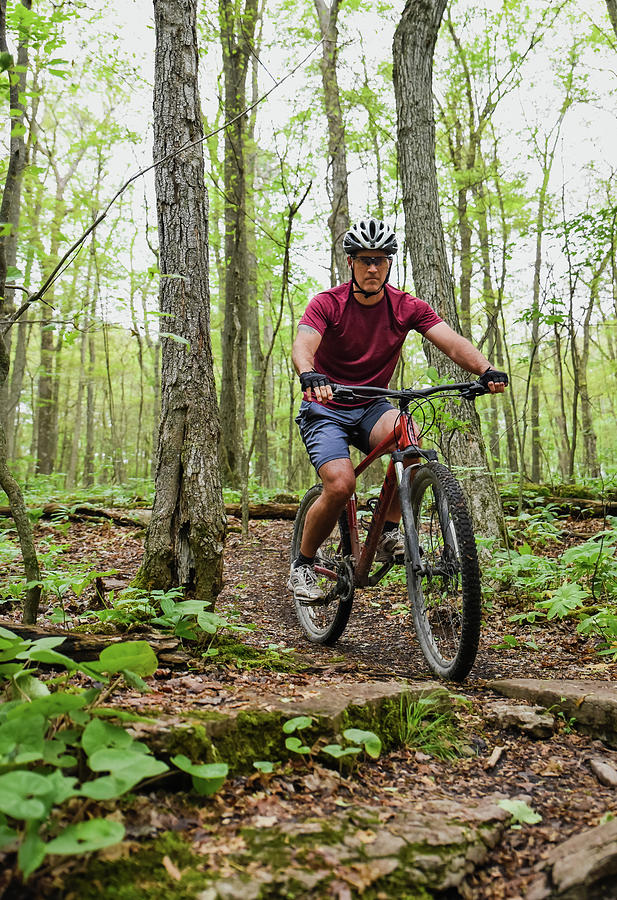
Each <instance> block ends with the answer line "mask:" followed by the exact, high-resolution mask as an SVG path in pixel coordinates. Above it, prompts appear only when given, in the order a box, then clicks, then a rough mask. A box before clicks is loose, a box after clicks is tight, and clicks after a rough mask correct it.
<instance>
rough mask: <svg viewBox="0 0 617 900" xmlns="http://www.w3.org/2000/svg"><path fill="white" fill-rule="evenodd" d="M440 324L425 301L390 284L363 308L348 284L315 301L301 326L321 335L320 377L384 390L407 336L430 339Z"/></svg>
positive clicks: (324, 294)
mask: <svg viewBox="0 0 617 900" xmlns="http://www.w3.org/2000/svg"><path fill="white" fill-rule="evenodd" d="M442 321H443V319H440V318H439V316H438V315H437V313H436V312H435V310H434V309H433V308H432V307H430V306H429V305H428V303H425V301H424V300H418V298H417V297H412V296H411V294H406V293H405V292H404V291H399V290H397V289H396V288H394V287H391V286H390V285H386V287H385V294H384V296H383V297H382V299H381V300H380V301H379V303H376V304H375V305H374V306H364V305H363V304H362V303H358V301H357V300H356V298H355V297H354V295H353V291H352V283H351V282H350V281H349V282H347V283H346V284H341V285H339V286H338V287H335V288H331V289H330V290H328V291H323V293H321V294H317V296H316V297H313V299H312V300H311V301H310V303H309V305H308V306H307V308H306V310H305V312H304V315H303V316H302V318H301V319H300V325H308V326H310V327H311V328H314V329H315V331H318V332H319V334H320V335H321V336H322V338H321V343H320V345H319V347H318V348H317V352H316V353H315V370H316V371H317V372H321V373H322V374H323V375H327V376H328V378H329V379H330V380H331V381H334V382H337V383H338V384H370V385H372V386H374V387H384V388H386V387H388V384H389V382H390V379H391V378H392V375H393V373H394V369H395V368H396V364H397V362H398V358H399V356H400V354H401V349H402V347H403V343H404V342H405V338H406V337H407V334H408V333H409V332H410V331H412V330H415V331H419V332H420V334H426V332H427V331H428V330H429V328H432V327H433V326H434V325H438V324H439V322H442ZM305 399H306V397H305Z"/></svg>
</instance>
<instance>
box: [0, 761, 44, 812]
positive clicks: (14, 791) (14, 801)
mask: <svg viewBox="0 0 617 900" xmlns="http://www.w3.org/2000/svg"><path fill="white" fill-rule="evenodd" d="M49 789H50V788H49V784H48V782H47V778H46V777H45V776H44V775H39V774H38V773H37V772H24V771H21V770H18V771H15V772H7V773H6V774H4V775H0V812H3V813H6V815H7V816H11V818H13V819H42V818H44V816H46V815H47V804H46V803H44V802H43V801H42V800H41V799H40V798H41V797H45V796H46V795H47V794H48V793H49Z"/></svg>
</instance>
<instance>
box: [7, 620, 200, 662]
mask: <svg viewBox="0 0 617 900" xmlns="http://www.w3.org/2000/svg"><path fill="white" fill-rule="evenodd" d="M0 627H2V628H6V629H7V630H8V631H12V632H13V634H16V635H18V636H19V637H21V638H24V639H25V640H30V641H37V640H39V639H40V638H46V637H61V638H63V643H62V644H61V645H59V647H58V650H59V652H60V653H64V654H66V656H70V657H71V659H74V660H75V661H76V662H88V661H90V660H93V659H98V657H99V654H100V652H101V650H104V649H105V647H109V646H110V645H111V644H119V643H121V642H122V641H147V642H148V643H149V644H150V646H151V647H152V649H153V650H154V652H155V653H156V656H157V659H158V661H159V663H161V664H162V665H165V666H173V665H186V664H187V663H188V662H189V661H190V656H189V655H188V654H186V653H184V652H182V651H181V650H179V649H178V647H179V646H180V641H179V640H178V638H175V637H170V636H169V635H161V634H157V633H156V632H152V631H148V632H133V633H131V634H118V635H115V634H84V633H83V632H76V631H63V630H62V629H61V628H47V627H45V628H43V627H42V626H40V625H23V624H22V623H21V622H13V621H12V620H10V619H0Z"/></svg>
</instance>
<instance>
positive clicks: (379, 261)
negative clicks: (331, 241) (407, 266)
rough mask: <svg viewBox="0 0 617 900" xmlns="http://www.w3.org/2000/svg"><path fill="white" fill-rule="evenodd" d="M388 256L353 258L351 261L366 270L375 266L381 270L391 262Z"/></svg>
mask: <svg viewBox="0 0 617 900" xmlns="http://www.w3.org/2000/svg"><path fill="white" fill-rule="evenodd" d="M391 259H392V258H391V257H390V256H354V257H353V261H354V262H356V263H360V265H361V266H362V267H363V268H365V269H368V268H370V267H371V266H376V267H377V268H378V269H381V268H383V266H385V265H386V264H387V263H389V262H391Z"/></svg>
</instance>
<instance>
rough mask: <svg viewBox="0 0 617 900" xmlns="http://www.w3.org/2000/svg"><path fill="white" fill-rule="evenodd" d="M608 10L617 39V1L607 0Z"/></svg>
mask: <svg viewBox="0 0 617 900" xmlns="http://www.w3.org/2000/svg"><path fill="white" fill-rule="evenodd" d="M606 8H607V9H608V16H609V19H610V20H611V25H612V26H613V31H614V32H615V37H617V0H606Z"/></svg>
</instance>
